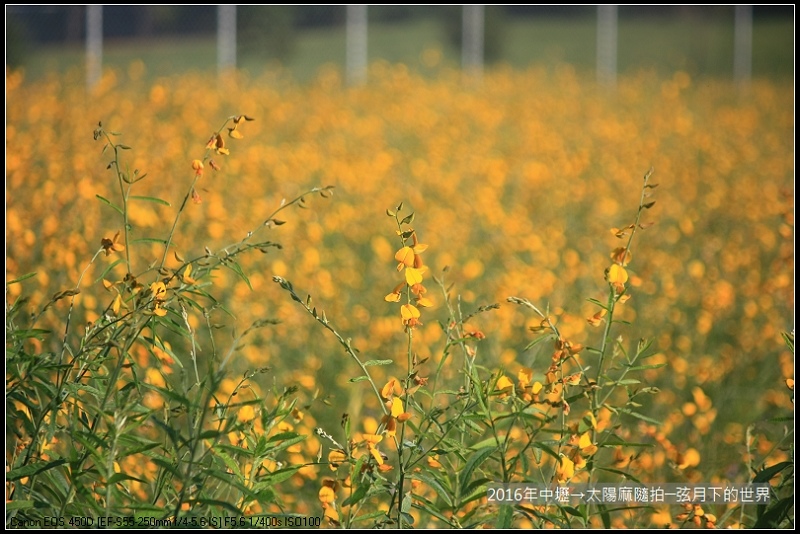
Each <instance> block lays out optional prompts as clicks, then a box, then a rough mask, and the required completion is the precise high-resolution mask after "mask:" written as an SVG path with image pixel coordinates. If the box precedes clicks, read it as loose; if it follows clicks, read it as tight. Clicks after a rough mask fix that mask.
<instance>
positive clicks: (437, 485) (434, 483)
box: [413, 473, 453, 508]
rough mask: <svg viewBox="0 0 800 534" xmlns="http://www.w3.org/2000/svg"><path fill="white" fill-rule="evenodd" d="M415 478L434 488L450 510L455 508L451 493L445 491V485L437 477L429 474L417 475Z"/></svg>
mask: <svg viewBox="0 0 800 534" xmlns="http://www.w3.org/2000/svg"><path fill="white" fill-rule="evenodd" d="M413 478H415V479H417V480H420V481H422V482H424V483H425V484H427V485H428V486H430V487H431V488H433V490H434V491H435V493H436V494H437V496H438V497H439V498H441V499H444V501H445V502H446V503H447V507H448V508H452V507H453V500H452V499H451V498H450V494H451V493H452V492H451V491H448V490H447V489H445V487H444V485H443V484H442V483H441V482H440V481H439V480H437V479H436V478H435V476H431V475H429V474H427V473H415V474H414V476H413Z"/></svg>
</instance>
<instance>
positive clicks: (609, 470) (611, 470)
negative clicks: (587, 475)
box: [596, 467, 642, 484]
mask: <svg viewBox="0 0 800 534" xmlns="http://www.w3.org/2000/svg"><path fill="white" fill-rule="evenodd" d="M596 469H597V470H598V471H606V472H607V473H614V474H615V475H620V476H622V477H623V478H625V479H626V480H630V481H632V482H636V483H637V484H642V482H641V481H640V480H639V479H638V478H636V477H635V476H633V475H632V474H630V473H628V472H626V471H620V470H619V469H614V468H612V467H597V468H596Z"/></svg>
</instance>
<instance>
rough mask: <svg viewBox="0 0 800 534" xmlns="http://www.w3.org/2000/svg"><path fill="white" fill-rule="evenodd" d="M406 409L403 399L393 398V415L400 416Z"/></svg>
mask: <svg viewBox="0 0 800 534" xmlns="http://www.w3.org/2000/svg"><path fill="white" fill-rule="evenodd" d="M404 411H405V409H404V408H403V401H402V400H401V399H400V397H394V398H392V417H399V416H400V415H401V414H402V413H403V412H404Z"/></svg>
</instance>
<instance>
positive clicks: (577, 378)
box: [564, 373, 581, 386]
mask: <svg viewBox="0 0 800 534" xmlns="http://www.w3.org/2000/svg"><path fill="white" fill-rule="evenodd" d="M564 383H565V384H568V385H570V386H577V385H578V384H580V383H581V373H575V374H572V375H569V376H567V377H565V378H564Z"/></svg>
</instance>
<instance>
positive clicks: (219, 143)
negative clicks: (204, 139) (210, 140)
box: [214, 134, 231, 156]
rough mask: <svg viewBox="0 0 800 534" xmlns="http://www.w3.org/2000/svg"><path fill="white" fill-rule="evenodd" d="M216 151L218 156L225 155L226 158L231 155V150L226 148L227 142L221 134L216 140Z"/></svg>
mask: <svg viewBox="0 0 800 534" xmlns="http://www.w3.org/2000/svg"><path fill="white" fill-rule="evenodd" d="M214 151H215V152H216V153H217V154H223V155H225V156H227V155H229V154H230V153H231V151H230V150H228V149H227V148H225V140H224V139H223V138H222V136H221V135H219V134H217V135H216V137H215V138H214Z"/></svg>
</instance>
